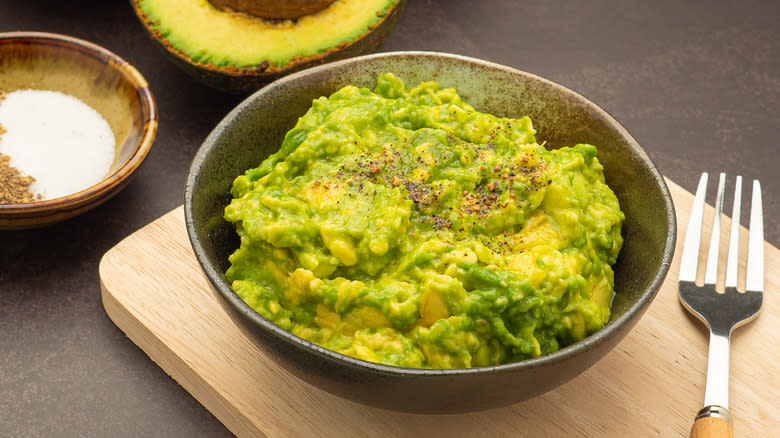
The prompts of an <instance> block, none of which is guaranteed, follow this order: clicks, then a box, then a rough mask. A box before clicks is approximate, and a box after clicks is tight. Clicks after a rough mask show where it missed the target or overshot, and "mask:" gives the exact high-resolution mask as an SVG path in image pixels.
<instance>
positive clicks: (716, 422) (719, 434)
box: [691, 405, 734, 438]
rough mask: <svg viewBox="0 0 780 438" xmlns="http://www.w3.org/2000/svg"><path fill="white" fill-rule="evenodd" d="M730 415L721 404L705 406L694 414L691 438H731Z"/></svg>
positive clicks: (732, 433) (732, 435) (732, 432)
mask: <svg viewBox="0 0 780 438" xmlns="http://www.w3.org/2000/svg"><path fill="white" fill-rule="evenodd" d="M733 437H734V431H733V430H732V428H731V415H730V414H729V411H728V410H727V409H726V408H724V407H722V406H715V405H713V406H705V407H704V409H702V410H700V411H699V414H698V415H696V421H695V422H694V423H693V427H692V428H691V438H733Z"/></svg>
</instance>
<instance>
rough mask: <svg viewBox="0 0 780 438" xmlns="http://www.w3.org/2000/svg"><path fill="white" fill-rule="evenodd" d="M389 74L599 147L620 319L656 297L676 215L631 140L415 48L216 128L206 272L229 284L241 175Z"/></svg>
mask: <svg viewBox="0 0 780 438" xmlns="http://www.w3.org/2000/svg"><path fill="white" fill-rule="evenodd" d="M382 72H393V73H394V74H395V75H397V76H398V77H400V78H401V79H403V80H404V82H405V83H406V84H407V86H414V85H417V84H418V83H419V82H421V81H427V80H436V81H437V82H439V83H440V84H441V86H442V87H455V88H456V89H457V90H458V91H459V92H460V93H461V95H462V96H463V98H464V100H465V101H466V102H469V103H471V104H472V105H473V106H475V107H476V109H478V110H480V111H483V112H489V113H492V114H495V115H499V116H507V117H520V116H523V115H528V116H530V117H531V119H532V121H533V123H534V126H535V127H536V129H537V139H538V140H539V141H540V142H541V141H544V142H546V144H547V146H548V147H553V148H556V147H562V146H569V145H574V144H576V143H591V144H593V145H595V146H597V147H598V149H599V155H598V157H599V160H600V161H601V163H602V164H603V165H604V172H605V177H606V180H607V183H608V184H609V185H610V187H612V189H613V190H614V191H615V193H616V195H617V197H618V199H619V201H620V205H621V209H622V210H623V211H624V212H625V214H626V221H625V224H624V228H623V236H624V239H625V243H624V246H623V249H622V251H621V255H620V258H619V260H618V262H617V264H616V266H615V283H616V285H615V289H616V296H615V300H614V304H613V314H612V317H611V321H612V322H613V323H614V321H616V320H618V319H621V318H628V317H629V316H631V315H628V314H627V312H629V311H630V310H632V309H633V310H632V311H638V310H639V309H640V308H642V307H644V306H645V305H646V304H647V303H648V302H649V301H650V300H651V299H652V298H653V296H654V294H655V290H651V289H653V288H654V286H660V281H662V279H663V277H664V276H665V274H666V270H667V269H668V264H669V262H670V259H671V252H672V248H673V246H674V245H673V243H674V234H675V233H674V226H675V221H674V211H673V207H672V204H671V198H670V196H669V193H668V191H667V188H666V186H665V184H664V182H663V179H662V177H661V176H660V174H659V173H658V171H657V170H656V168H655V166H654V165H653V163H652V162H651V161H650V159H649V158H648V156H647V155H646V153H645V152H644V151H643V150H642V148H641V147H640V146H639V145H638V144H637V143H636V141H635V140H634V139H633V138H632V137H631V136H630V134H629V133H628V132H626V131H625V129H624V128H623V127H622V126H620V125H619V124H618V123H617V122H616V121H615V120H614V119H613V118H612V117H611V116H609V115H608V114H607V113H606V112H604V111H603V110H602V109H600V108H599V107H597V106H596V105H594V104H592V103H590V102H589V101H587V100H586V99H585V98H584V97H582V96H580V95H578V94H576V93H574V92H572V91H570V90H568V89H566V88H564V87H561V86H559V85H556V84H554V83H552V82H550V81H547V80H545V79H542V78H539V77H537V76H534V75H530V74H527V73H522V72H519V71H517V70H513V69H509V68H506V67H503V66H499V65H496V64H492V63H486V62H481V61H477V60H473V59H469V58H464V57H459V56H451V55H443V54H432V53H409V52H407V53H397V54H380V55H371V56H367V57H363V58H361V59H359V60H357V61H355V60H352V61H350V60H347V61H342V62H340V63H336V64H333V65H331V66H325V67H323V68H315V69H310V70H308V71H305V72H302V73H298V74H296V75H293V76H290V77H288V78H284V79H282V80H279V81H277V82H275V83H273V84H271V85H269V86H268V87H266V88H264V89H262V90H260V91H258V92H257V93H255V94H254V95H252V96H250V97H249V98H247V99H246V100H245V101H244V102H243V103H242V104H241V105H239V106H238V107H237V108H236V109H235V110H234V111H233V112H231V113H230V114H229V115H228V116H227V117H226V118H225V119H224V120H223V121H222V123H220V124H219V125H218V126H217V128H215V130H214V131H213V132H212V134H211V135H210V136H209V137H208V139H207V140H206V141H205V143H204V145H203V147H202V148H201V150H200V151H199V152H198V154H197V155H196V157H195V159H194V161H193V166H192V169H191V175H190V178H189V183H188V187H187V189H186V194H185V196H186V198H187V199H186V202H187V204H189V205H187V209H188V213H190V216H191V217H190V220H191V221H192V226H193V230H194V232H195V238H196V239H198V242H197V245H200V247H201V248H200V249H202V256H203V257H202V259H201V263H202V264H204V265H205V266H204V267H208V268H210V269H213V271H212V272H211V273H209V272H207V275H209V276H210V277H211V279H212V281H217V282H219V281H222V280H221V275H222V273H224V272H225V270H226V269H227V268H228V265H229V264H228V255H229V254H231V253H232V252H233V251H234V250H235V249H236V248H237V246H238V239H237V237H236V235H235V231H234V230H233V227H232V225H231V224H228V223H227V222H225V221H224V220H223V219H222V213H223V210H224V207H225V206H226V205H227V204H228V203H229V201H230V196H229V190H230V187H231V184H232V181H233V179H234V178H235V177H236V176H238V175H240V174H241V173H243V172H244V170H246V169H248V168H251V167H255V166H257V165H258V164H259V163H260V162H261V161H262V160H263V159H264V158H265V157H267V156H268V155H269V154H271V153H273V152H275V151H276V150H277V149H278V147H279V145H280V144H281V141H282V139H283V137H284V134H285V133H286V132H287V131H288V130H289V129H290V128H292V127H293V126H294V125H295V123H296V121H297V119H298V117H299V116H300V115H302V114H304V113H305V112H306V110H307V109H308V108H309V107H310V105H311V102H312V100H313V99H315V98H317V97H319V96H326V95H329V94H331V93H332V92H334V91H336V90H337V89H338V88H340V87H342V86H344V85H348V84H352V85H358V86H364V87H369V88H373V87H374V85H375V81H376V77H377V75H378V74H379V73H382ZM220 286H222V287H225V286H226V284H225V282H224V281H222V284H220ZM629 313H631V312H629ZM613 325H614V324H613ZM608 329H609V325H608V326H607V328H605V329H604V330H602V331H601V332H598V333H596V334H595V335H593V336H599V334H600V333H602V332H605V331H608ZM593 336H591V337H593Z"/></svg>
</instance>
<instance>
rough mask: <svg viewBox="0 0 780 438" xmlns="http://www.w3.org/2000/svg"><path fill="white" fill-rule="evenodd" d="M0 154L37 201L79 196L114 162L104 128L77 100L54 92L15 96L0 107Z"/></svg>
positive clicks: (106, 127)
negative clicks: (27, 180) (26, 182)
mask: <svg viewBox="0 0 780 438" xmlns="http://www.w3.org/2000/svg"><path fill="white" fill-rule="evenodd" d="M0 125H2V126H3V127H4V128H5V129H6V132H5V133H4V134H2V135H1V136H0V154H3V155H8V156H9V157H11V161H10V162H9V165H10V166H12V167H15V168H17V169H18V170H19V172H21V173H22V174H25V175H29V176H32V177H33V178H35V182H34V183H33V184H32V185H31V186H30V191H31V192H34V193H39V194H40V195H41V197H42V199H54V198H59V197H61V196H66V195H70V194H72V193H76V192H79V191H81V190H84V189H86V188H88V187H90V186H93V185H95V184H97V183H98V182H100V181H101V180H102V179H103V178H104V177H105V176H106V175H107V174H108V171H109V168H110V167H111V163H113V161H114V145H115V144H116V141H115V139H114V134H113V132H111V127H110V126H109V125H108V122H106V120H105V119H104V118H103V116H101V115H100V114H99V113H98V112H97V111H95V110H94V109H92V108H91V107H90V106H89V105H87V104H85V103H84V102H82V101H81V100H79V99H77V98H75V97H73V96H69V95H67V94H63V93H60V92H57V91H47V90H18V91H13V92H10V93H8V94H6V95H5V99H3V100H1V101H0Z"/></svg>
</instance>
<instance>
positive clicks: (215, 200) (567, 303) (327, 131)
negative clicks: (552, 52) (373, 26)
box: [185, 52, 675, 412]
mask: <svg viewBox="0 0 780 438" xmlns="http://www.w3.org/2000/svg"><path fill="white" fill-rule="evenodd" d="M185 215H186V223H187V229H188V233H189V235H190V239H191V242H192V245H193V249H194V251H195V254H196V257H197V258H198V260H199V262H200V264H201V266H202V268H203V270H204V273H205V275H206V277H207V278H208V279H209V283H210V284H211V285H212V286H213V288H214V291H215V293H216V294H217V295H218V296H219V297H221V298H222V302H223V304H224V307H225V308H226V310H227V311H228V312H229V313H230V314H231V315H232V316H233V318H234V320H235V321H236V322H237V323H238V325H239V326H241V327H243V328H244V329H245V332H246V334H247V335H248V336H250V337H252V338H253V339H255V340H256V341H257V342H258V344H260V345H261V346H262V348H264V349H266V350H268V351H271V352H273V353H274V357H277V358H278V359H279V360H280V361H282V362H283V363H285V365H286V366H288V367H289V369H290V370H291V371H292V372H293V373H295V374H296V375H298V376H300V377H301V378H302V379H303V380H305V381H307V382H309V383H312V384H314V385H315V386H318V387H320V388H322V389H325V390H327V391H330V392H333V393H335V394H337V395H340V396H343V397H347V398H350V399H353V400H356V401H358V402H361V403H367V404H371V405H375V406H380V407H385V408H390V409H396V410H402V411H408V412H462V411H469V410H476V409H487V408H491V407H496V406H502V405H506V404H509V403H513V402H517V401H520V400H524V399H527V398H529V397H533V396H535V395H537V394H540V393H542V392H545V391H547V390H549V389H551V388H554V387H555V386H557V385H559V384H561V383H563V382H565V381H567V380H569V379H571V378H573V377H575V376H576V375H577V374H578V373H580V372H582V371H584V370H585V369H587V368H588V367H589V366H590V365H592V364H593V363H594V362H595V361H596V360H598V359H599V358H600V357H601V356H603V355H604V354H606V353H607V352H608V351H609V350H610V349H611V348H612V347H613V346H614V345H615V344H616V343H617V342H618V341H619V340H620V339H622V337H623V336H624V335H625V334H626V333H627V332H628V331H629V330H630V328H631V327H632V326H633V325H634V324H635V322H636V321H637V319H638V318H639V317H640V316H641V314H642V313H643V312H644V310H645V309H646V307H647V306H648V305H649V303H650V302H651V301H652V298H653V297H654V296H655V293H656V292H657V290H658V288H659V287H660V284H661V282H662V281H663V278H664V276H665V274H666V271H667V269H668V266H669V262H670V260H671V255H672V251H673V248H674V237H675V232H674V226H675V221H674V210H673V208H672V205H671V200H670V197H669V194H668V191H667V189H666V186H665V185H664V182H663V179H662V178H661V176H660V174H659V173H658V171H657V169H655V167H654V165H653V163H652V162H651V161H650V159H649V158H648V157H647V155H646V154H645V153H644V151H643V150H642V149H641V147H640V146H639V145H638V144H637V143H636V141H635V140H634V139H633V138H632V137H631V136H630V134H628V132H626V131H625V129H624V128H622V127H621V126H620V125H619V123H618V122H617V121H615V120H614V119H613V118H612V117H611V116H609V115H608V114H607V113H606V112H605V111H604V110H602V109H601V108H599V107H598V106H596V105H595V104H594V103H592V102H590V101H588V100H587V99H585V98H584V97H582V96H580V95H578V94H576V93H575V92H573V91H571V90H568V89H566V88H564V87H562V86H560V85H557V84H554V83H552V82H550V81H547V80H545V79H543V78H540V77H538V76H535V75H532V74H529V73H525V72H521V71H518V70H514V69H511V68H508V67H504V66H500V65H497V64H492V63H489V62H485V61H480V60H476V59H471V58H465V57H461V56H456V55H447V54H439V53H426V52H403V53H389V54H379V55H371V56H367V57H362V58H357V59H354V60H349V61H343V62H339V63H335V64H328V65H325V66H322V67H318V68H315V69H311V70H307V71H304V72H301V73H298V74H295V75H292V76H290V77H289V78H285V79H282V80H280V81H277V82H274V83H273V84H271V85H269V86H268V87H266V88H264V89H262V90H260V91H258V92H257V93H255V94H253V95H252V96H250V97H249V98H247V99H246V100H245V101H244V102H242V103H241V104H240V105H239V106H238V107H236V108H235V109H234V110H233V111H232V112H231V113H230V114H229V115H228V116H227V117H226V118H225V119H224V120H223V121H222V122H221V123H220V124H219V125H218V126H217V127H216V128H215V129H214V131H213V132H212V133H211V134H210V135H209V137H208V138H207V139H206V141H205V142H204V144H203V146H202V147H201V149H200V150H199V151H198V153H197V154H196V157H195V159H194V160H193V164H192V168H191V171H190V174H189V176H188V181H187V186H186V188H185ZM258 366H261V364H258Z"/></svg>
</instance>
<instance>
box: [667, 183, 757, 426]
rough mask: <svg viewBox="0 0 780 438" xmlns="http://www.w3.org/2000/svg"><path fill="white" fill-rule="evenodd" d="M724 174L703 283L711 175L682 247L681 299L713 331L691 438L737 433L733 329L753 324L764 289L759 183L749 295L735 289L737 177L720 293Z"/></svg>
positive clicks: (700, 193) (701, 190)
mask: <svg viewBox="0 0 780 438" xmlns="http://www.w3.org/2000/svg"><path fill="white" fill-rule="evenodd" d="M725 182H726V174H725V173H721V174H720V178H719V180H718V193H717V196H716V199H715V216H714V219H713V224H712V233H711V239H710V246H709V252H708V254H707V264H706V269H705V272H704V285H703V286H697V285H696V273H697V269H698V261H699V245H700V242H701V231H702V217H703V216H704V200H705V197H706V191H707V173H706V172H705V173H702V175H701V179H700V180H699V186H698V188H697V189H696V199H695V200H694V202H693V210H692V211H691V218H690V222H689V223H688V231H687V234H686V236H685V241H684V243H683V251H682V260H681V262H680V279H679V290H680V301H681V302H682V304H683V305H684V306H685V308H687V309H688V310H689V311H690V312H691V313H693V314H694V315H695V316H696V317H698V318H699V319H701V320H702V321H703V322H704V323H705V324H706V325H707V327H709V329H710V345H709V356H708V358H707V384H706V388H705V391H704V408H702V409H701V410H700V411H699V412H698V414H697V415H696V419H695V421H694V423H693V427H692V428H691V437H692V438H694V437H732V436H734V435H733V429H732V423H731V414H730V413H729V411H728V408H729V347H730V337H731V332H732V330H734V328H736V327H739V326H740V325H742V324H745V323H747V322H750V321H752V320H753V319H754V318H755V317H756V316H758V312H759V310H760V309H761V302H762V300H763V295H764V294H763V290H764V230H763V228H764V224H763V213H762V207H761V184H760V183H759V182H758V180H753V199H752V202H751V210H750V237H749V239H748V260H747V272H746V274H745V280H746V281H745V292H744V293H740V292H738V291H737V258H738V255H739V216H740V204H741V197H742V177H741V176H737V177H736V181H735V190H734V206H733V210H732V215H731V219H732V221H731V233H730V236H729V243H728V245H729V246H728V255H727V257H726V279H725V290H724V291H723V292H722V293H719V292H718V291H716V286H715V285H716V283H717V278H718V253H719V246H720V217H721V213H722V211H723V198H724V190H725Z"/></svg>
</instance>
